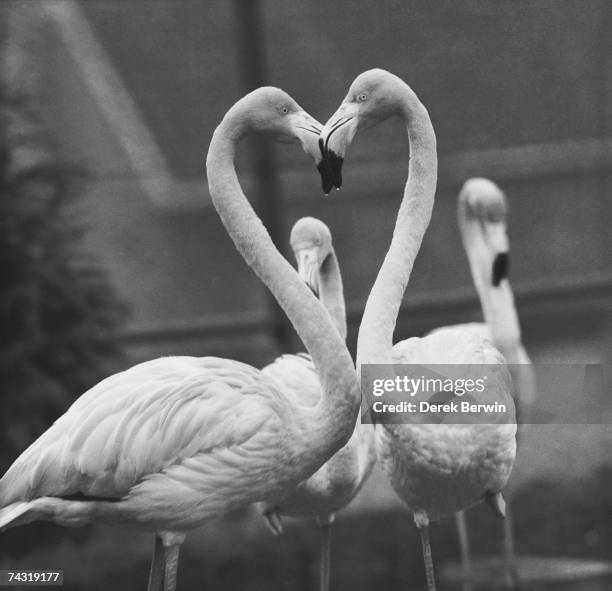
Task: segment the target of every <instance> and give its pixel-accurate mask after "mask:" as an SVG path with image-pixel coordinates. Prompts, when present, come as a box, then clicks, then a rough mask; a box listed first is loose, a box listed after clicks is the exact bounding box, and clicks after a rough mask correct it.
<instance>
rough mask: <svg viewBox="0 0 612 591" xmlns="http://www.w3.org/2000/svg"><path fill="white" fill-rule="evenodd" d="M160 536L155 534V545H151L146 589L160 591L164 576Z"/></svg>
mask: <svg viewBox="0 0 612 591" xmlns="http://www.w3.org/2000/svg"><path fill="white" fill-rule="evenodd" d="M163 549H164V547H163V544H162V540H161V538H160V537H159V536H158V535H157V534H155V545H154V546H153V558H152V559H151V570H150V571H149V583H148V585H147V591H162V584H163V580H164V579H163V576H164V552H163Z"/></svg>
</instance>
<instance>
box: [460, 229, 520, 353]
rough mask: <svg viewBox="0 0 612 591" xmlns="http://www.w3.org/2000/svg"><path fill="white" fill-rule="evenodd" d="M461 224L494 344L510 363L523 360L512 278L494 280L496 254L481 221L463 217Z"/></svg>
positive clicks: (483, 312) (474, 278)
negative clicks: (494, 283)
mask: <svg viewBox="0 0 612 591" xmlns="http://www.w3.org/2000/svg"><path fill="white" fill-rule="evenodd" d="M461 228H462V236H463V242H464V246H465V249H466V253H467V257H468V261H469V264H470V271H471V274H472V280H473V281H474V285H475V287H476V291H477V293H478V298H479V300H480V306H481V308H482V314H483V317H484V321H485V323H486V325H487V326H488V327H489V329H490V331H491V335H492V337H493V344H494V345H495V346H496V347H497V348H498V349H499V351H500V352H501V353H502V355H503V356H504V357H505V358H506V361H507V363H511V364H512V363H520V360H519V357H520V356H521V349H522V345H521V327H520V324H519V319H518V314H517V311H516V306H515V304H514V294H513V293H512V288H511V287H510V282H509V281H508V279H503V280H502V281H501V282H500V284H499V285H497V286H494V285H493V284H492V279H491V276H492V266H493V257H492V256H491V253H490V249H489V247H488V246H487V244H486V243H485V240H484V237H483V236H482V231H481V227H480V224H479V223H478V222H477V221H476V220H470V221H464V222H463V223H462V224H461Z"/></svg>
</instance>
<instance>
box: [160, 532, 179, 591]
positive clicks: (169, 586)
mask: <svg viewBox="0 0 612 591" xmlns="http://www.w3.org/2000/svg"><path fill="white" fill-rule="evenodd" d="M180 549H181V544H180V543H178V544H172V545H171V546H168V547H166V548H164V554H165V568H164V591H176V573H177V569H178V558H179V550H180Z"/></svg>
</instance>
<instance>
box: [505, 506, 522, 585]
mask: <svg viewBox="0 0 612 591" xmlns="http://www.w3.org/2000/svg"><path fill="white" fill-rule="evenodd" d="M504 567H505V571H506V572H505V586H506V589H508V590H509V591H519V589H520V584H519V577H518V572H517V569H516V553H515V549H514V532H513V528H512V514H511V512H510V506H509V505H506V518H505V519H504Z"/></svg>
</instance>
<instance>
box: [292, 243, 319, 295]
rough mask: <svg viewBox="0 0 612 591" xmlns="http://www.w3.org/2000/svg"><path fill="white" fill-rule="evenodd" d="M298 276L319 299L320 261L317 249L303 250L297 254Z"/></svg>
mask: <svg viewBox="0 0 612 591" xmlns="http://www.w3.org/2000/svg"><path fill="white" fill-rule="evenodd" d="M295 258H296V259H297V266H298V274H299V275H300V278H301V279H302V281H303V282H304V283H305V284H306V285H307V286H308V287H309V288H310V290H311V291H312V293H314V294H315V296H317V297H319V279H318V277H319V259H318V256H317V249H316V248H302V249H300V250H298V251H297V252H296V254H295Z"/></svg>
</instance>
